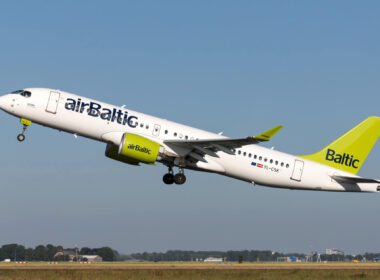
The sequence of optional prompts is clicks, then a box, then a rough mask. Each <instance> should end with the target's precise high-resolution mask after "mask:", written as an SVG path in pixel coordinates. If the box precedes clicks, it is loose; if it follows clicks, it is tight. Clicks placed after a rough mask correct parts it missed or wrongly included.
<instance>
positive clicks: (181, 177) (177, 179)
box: [174, 173, 186, 185]
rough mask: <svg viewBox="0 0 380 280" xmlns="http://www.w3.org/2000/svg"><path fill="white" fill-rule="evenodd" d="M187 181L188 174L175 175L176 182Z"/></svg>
mask: <svg viewBox="0 0 380 280" xmlns="http://www.w3.org/2000/svg"><path fill="white" fill-rule="evenodd" d="M185 182H186V176H185V175H184V174H183V173H178V174H176V175H175V176H174V183H176V184H177V185H182V184H184V183H185Z"/></svg>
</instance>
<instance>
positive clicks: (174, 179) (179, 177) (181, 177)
mask: <svg viewBox="0 0 380 280" xmlns="http://www.w3.org/2000/svg"><path fill="white" fill-rule="evenodd" d="M162 180H163V181H164V183H165V184H167V185H171V184H173V183H176V184H177V185H182V184H184V183H185V182H186V176H185V174H184V172H183V169H182V168H179V172H178V173H177V174H175V175H173V168H172V167H171V166H169V172H168V173H166V174H165V175H164V177H163V178H162Z"/></svg>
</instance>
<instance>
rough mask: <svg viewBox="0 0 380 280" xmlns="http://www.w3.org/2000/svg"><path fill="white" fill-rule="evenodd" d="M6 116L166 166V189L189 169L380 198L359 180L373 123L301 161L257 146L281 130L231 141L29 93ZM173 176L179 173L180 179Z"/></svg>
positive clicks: (378, 131) (10, 97) (6, 102)
mask: <svg viewBox="0 0 380 280" xmlns="http://www.w3.org/2000/svg"><path fill="white" fill-rule="evenodd" d="M0 108H1V109H2V110H3V111H5V112H6V113H9V114H11V115H13V116H15V117H18V118H20V122H21V124H23V129H22V133H20V134H19V135H17V139H18V140H19V141H20V142H22V141H24V140H25V132H26V130H27V128H28V127H29V126H30V125H31V124H32V122H34V123H36V124H40V125H43V126H47V127H50V128H54V129H57V130H59V131H65V132H68V133H72V134H74V136H75V137H78V136H82V137H87V138H90V139H93V140H97V141H101V142H104V143H105V144H106V148H105V155H106V156H107V157H109V158H111V159H114V160H117V161H120V162H123V163H127V164H131V165H140V164H141V163H144V164H150V165H154V164H155V163H156V162H160V163H162V164H164V165H165V166H166V167H167V168H168V173H166V174H165V175H164V176H163V182H164V183H165V184H168V185H170V184H173V183H175V184H177V185H182V184H184V183H185V182H186V176H185V174H184V170H185V169H190V170H196V171H204V172H211V173H216V174H220V175H224V176H228V177H232V178H235V179H239V180H242V181H246V182H249V183H251V184H254V185H262V186H268V187H275V188H287V189H296V190H317V191H336V192H379V191H380V180H377V179H368V178H363V177H359V176H357V175H356V174H357V172H358V171H359V169H360V167H361V166H362V165H363V163H364V161H365V159H366V157H367V155H368V154H369V152H370V150H371V149H372V147H373V146H374V144H375V143H376V141H377V138H378V137H379V135H380V117H379V116H372V117H369V118H367V119H366V120H364V121H363V122H361V123H360V124H358V125H357V126H356V127H354V128H353V129H351V130H350V131H348V132H347V133H345V134H344V135H343V136H341V137H339V138H338V139H336V140H335V141H333V142H332V143H331V144H329V145H327V146H326V147H325V148H323V149H322V150H320V151H319V152H317V153H314V154H310V155H300V156H294V155H290V154H286V153H283V152H280V151H277V150H274V149H268V148H265V147H263V146H260V145H258V144H259V143H261V142H266V141H269V140H270V139H271V138H272V137H273V136H274V135H275V134H276V133H277V132H278V131H279V130H280V129H281V128H282V126H281V125H279V126H276V127H274V128H272V129H269V130H267V131H265V132H263V133H260V134H258V135H256V136H248V137H244V138H228V137H226V136H224V135H221V134H215V133H212V132H208V131H204V130H200V129H197V128H193V127H190V126H186V125H182V124H179V123H175V122H172V121H169V120H166V119H162V118H157V117H154V116H150V115H147V114H143V113H139V112H135V111H132V110H129V109H126V108H125V106H124V105H123V106H121V107H118V106H113V105H110V104H107V103H103V102H100V101H97V100H93V99H90V98H86V97H83V96H79V95H75V94H72V93H68V92H64V91H61V90H55V89H48V88H26V89H22V90H16V91H13V92H11V93H9V94H5V95H3V96H1V97H0ZM174 168H177V169H178V172H177V173H176V174H174Z"/></svg>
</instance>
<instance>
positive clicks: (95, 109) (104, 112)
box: [65, 98, 137, 127]
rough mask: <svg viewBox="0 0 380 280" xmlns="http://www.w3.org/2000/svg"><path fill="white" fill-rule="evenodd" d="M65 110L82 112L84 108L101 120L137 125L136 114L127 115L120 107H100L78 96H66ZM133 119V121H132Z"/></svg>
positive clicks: (90, 114) (131, 125)
mask: <svg viewBox="0 0 380 280" xmlns="http://www.w3.org/2000/svg"><path fill="white" fill-rule="evenodd" d="M65 109H66V110H71V111H73V112H78V113H81V114H83V112H84V111H85V109H86V112H87V113H88V115H89V116H91V117H95V118H96V117H100V118H101V119H102V120H105V121H110V122H115V121H116V122H117V123H119V124H122V125H126V124H128V126H130V127H136V126H137V125H136V124H134V123H136V121H137V117H136V116H128V112H127V111H124V112H123V111H122V110H120V109H116V108H112V109H109V108H105V107H103V108H102V105H100V104H99V103H96V102H90V103H85V102H83V101H82V100H81V98H78V100H75V99H72V98H67V102H66V104H65ZM134 120H135V121H134Z"/></svg>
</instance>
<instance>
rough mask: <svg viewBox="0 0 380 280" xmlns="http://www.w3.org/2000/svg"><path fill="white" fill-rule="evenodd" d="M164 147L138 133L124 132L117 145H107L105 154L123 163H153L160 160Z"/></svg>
mask: <svg viewBox="0 0 380 280" xmlns="http://www.w3.org/2000/svg"><path fill="white" fill-rule="evenodd" d="M164 151H165V149H164V148H163V147H162V146H161V145H160V144H159V143H157V142H155V141H152V140H150V139H148V138H145V137H143V136H140V135H136V134H132V133H124V135H123V137H122V139H121V143H120V145H119V147H117V146H114V145H110V144H109V145H107V149H106V156H107V157H109V158H112V159H115V160H119V161H122V162H125V163H129V164H133V165H138V164H139V163H140V162H142V163H146V164H154V163H155V162H156V160H160V159H161V158H162V157H161V156H162V155H163V153H164Z"/></svg>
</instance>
